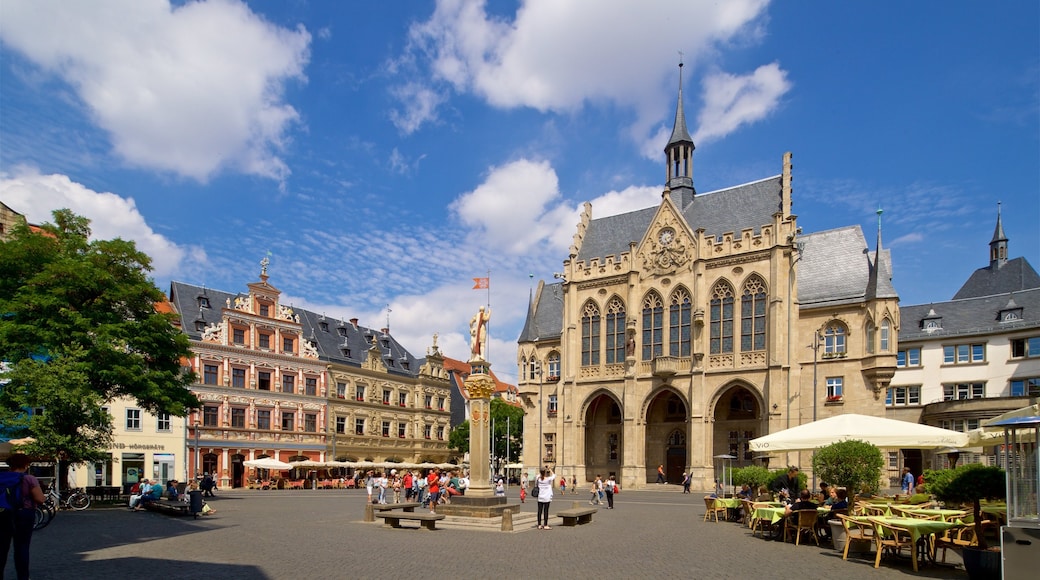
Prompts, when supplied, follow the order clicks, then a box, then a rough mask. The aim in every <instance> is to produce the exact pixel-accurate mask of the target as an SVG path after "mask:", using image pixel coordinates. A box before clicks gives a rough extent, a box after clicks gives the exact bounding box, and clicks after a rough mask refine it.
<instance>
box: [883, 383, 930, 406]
mask: <svg viewBox="0 0 1040 580" xmlns="http://www.w3.org/2000/svg"><path fill="white" fill-rule="evenodd" d="M920 404H921V385H911V386H907V387H889V388H888V391H887V394H886V395H885V406H887V407H902V406H912V405H920Z"/></svg>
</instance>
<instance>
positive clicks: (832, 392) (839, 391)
mask: <svg viewBox="0 0 1040 580" xmlns="http://www.w3.org/2000/svg"><path fill="white" fill-rule="evenodd" d="M844 382H845V381H844V377H827V400H828V401H837V400H840V399H841V397H842V396H843V395H844V392H845V391H844V388H843V386H844Z"/></svg>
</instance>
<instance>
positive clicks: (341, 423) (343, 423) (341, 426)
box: [336, 417, 347, 435]
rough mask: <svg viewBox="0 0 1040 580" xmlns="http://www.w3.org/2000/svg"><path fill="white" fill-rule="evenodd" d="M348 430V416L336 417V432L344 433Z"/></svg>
mask: <svg viewBox="0 0 1040 580" xmlns="http://www.w3.org/2000/svg"><path fill="white" fill-rule="evenodd" d="M346 432H347V418H346V417H336V433H337V434H339V435H342V434H344V433H346Z"/></svg>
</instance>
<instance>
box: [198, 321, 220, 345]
mask: <svg viewBox="0 0 1040 580" xmlns="http://www.w3.org/2000/svg"><path fill="white" fill-rule="evenodd" d="M223 338H224V325H223V324H221V323H219V322H214V323H213V324H210V325H209V326H207V327H206V328H205V329H203V331H202V340H204V341H206V342H220V341H221V340H223Z"/></svg>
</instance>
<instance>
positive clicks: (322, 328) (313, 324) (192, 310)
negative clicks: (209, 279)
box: [170, 282, 425, 378]
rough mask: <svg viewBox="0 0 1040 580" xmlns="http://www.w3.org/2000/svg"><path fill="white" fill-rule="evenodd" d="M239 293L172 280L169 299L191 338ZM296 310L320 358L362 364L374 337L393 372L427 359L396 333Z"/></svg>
mask: <svg viewBox="0 0 1040 580" xmlns="http://www.w3.org/2000/svg"><path fill="white" fill-rule="evenodd" d="M239 296H245V293H234V294H232V293H230V292H224V291H221V290H214V289H212V288H205V287H201V286H194V285H191V284H185V283H183V282H172V283H171V284H170V302H171V303H172V304H173V306H174V308H175V310H176V313H177V314H178V315H179V316H180V317H181V329H182V331H183V332H184V333H185V334H187V335H188V337H189V338H191V339H192V340H202V331H200V330H196V322H202V323H203V325H204V326H209V325H211V324H214V323H217V322H220V321H221V320H222V318H223V313H222V309H223V308H224V307H225V306H226V305H227V304H229V303H230V304H234V302H235V298H237V297H239ZM200 298H206V299H207V300H208V301H209V307H208V308H204V307H200V306H199V299H200ZM293 312H294V313H295V314H296V315H298V316H299V317H300V326H301V336H302V338H304V339H306V340H310V341H311V342H313V343H315V346H316V347H317V350H318V359H319V360H325V361H330V362H336V363H338V364H343V365H348V366H355V367H360V366H361V363H362V362H364V361H365V359H367V358H368V354H369V349H370V348H371V343H370V341H369V339H370V338H375V339H376V340H377V344H378V345H379V350H380V353H381V355H382V357H383V362H384V363H387V362H388V361H390V360H392V361H393V363H394V364H392V365H391V364H387V371H388V372H389V373H390V374H394V375H400V376H407V377H413V378H414V377H417V376H418V374H419V368H420V367H421V366H422V364H423V363H424V362H425V358H423V359H417V358H415V357H414V356H412V354H411V353H410V352H408V350H407V349H405V348H404V347H403V346H401V344H400V343H398V342H397V340H396V339H395V338H394V337H393V336H391V335H390V334H383V333H382V331H380V330H374V329H371V328H366V327H364V326H356V327H355V326H354V325H353V324H352V323H351V322H350V321H345V320H339V319H335V318H329V317H326V316H325V315H323V314H318V313H316V312H311V311H309V310H304V309H302V308H295V307H293ZM322 323H324V325H323V324H322ZM344 349H346V350H344ZM347 351H349V353H350V354H349V356H348V355H347V354H346V352H347ZM402 363H407V367H408V368H407V369H405V368H404V366H405V365H404V364H402Z"/></svg>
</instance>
